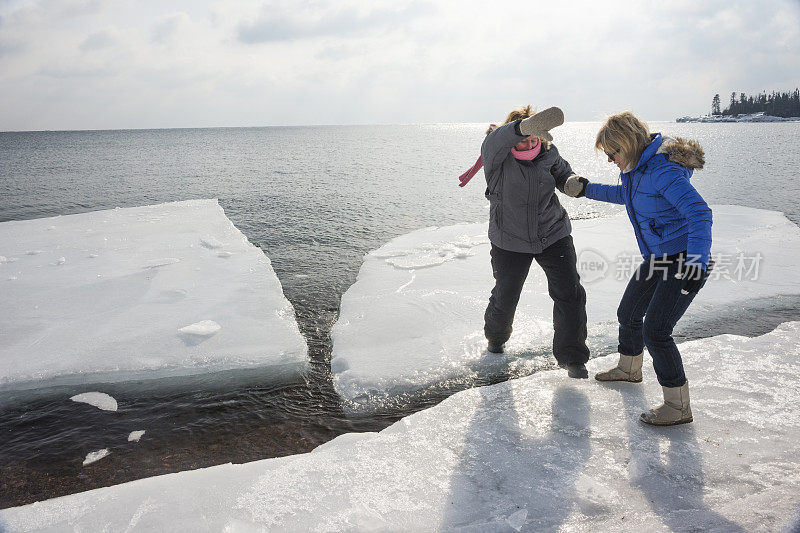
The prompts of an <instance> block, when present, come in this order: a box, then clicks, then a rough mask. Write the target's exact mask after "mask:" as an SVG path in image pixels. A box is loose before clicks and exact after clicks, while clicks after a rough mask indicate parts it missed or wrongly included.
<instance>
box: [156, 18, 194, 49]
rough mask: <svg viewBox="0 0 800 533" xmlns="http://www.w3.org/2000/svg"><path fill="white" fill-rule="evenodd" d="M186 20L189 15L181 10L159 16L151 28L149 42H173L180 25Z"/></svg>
mask: <svg viewBox="0 0 800 533" xmlns="http://www.w3.org/2000/svg"><path fill="white" fill-rule="evenodd" d="M188 22H189V15H187V14H186V13H183V12H180V13H173V14H170V15H166V16H163V17H161V18H160V19H159V20H158V22H157V23H156V25H155V27H154V28H153V32H152V35H151V38H150V42H152V43H155V44H170V43H174V42H175V41H176V39H177V37H178V32H179V31H180V29H181V27H183V26H184V25H185V24H186V23H188Z"/></svg>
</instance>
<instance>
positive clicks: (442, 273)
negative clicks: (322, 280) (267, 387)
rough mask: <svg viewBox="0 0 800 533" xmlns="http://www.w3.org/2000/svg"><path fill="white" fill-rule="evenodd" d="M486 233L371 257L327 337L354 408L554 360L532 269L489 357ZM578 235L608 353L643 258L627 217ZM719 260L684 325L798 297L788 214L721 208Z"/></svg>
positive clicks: (795, 243) (436, 238) (548, 316)
mask: <svg viewBox="0 0 800 533" xmlns="http://www.w3.org/2000/svg"><path fill="white" fill-rule="evenodd" d="M765 228H769V229H768V230H765ZM486 232H487V225H486V224H469V225H467V224H462V225H457V226H450V227H444V228H426V229H423V230H418V231H415V232H412V233H409V234H407V235H403V236H400V237H398V238H396V239H394V240H392V241H391V242H389V243H387V244H385V245H384V246H382V247H381V248H380V249H378V250H375V251H373V252H371V253H369V254H368V255H367V256H366V257H365V260H364V264H363V265H362V267H361V270H360V272H359V274H358V279H357V281H356V283H355V284H354V285H353V286H351V287H350V288H349V289H348V290H347V292H346V293H345V294H344V295H343V296H342V303H341V312H340V315H339V319H338V321H337V322H336V324H335V325H334V326H333V328H332V331H331V337H332V340H333V351H332V359H331V369H332V371H333V372H334V385H335V387H336V390H337V391H338V392H339V394H340V395H341V396H342V397H343V398H345V399H346V400H348V402H347V403H346V406H347V407H348V408H351V409H358V410H362V409H371V408H375V407H380V406H381V405H382V402H383V401H384V399H385V398H386V397H403V396H404V395H406V394H408V393H409V392H414V391H419V390H421V389H424V388H425V387H429V386H433V385H434V384H441V383H447V382H452V380H459V379H470V378H471V377H472V376H475V375H486V374H488V375H494V374H500V375H502V374H508V373H510V372H513V374H514V375H524V374H528V373H531V372H533V371H535V370H538V369H541V368H542V367H546V366H548V365H551V364H553V362H554V360H553V359H552V355H551V350H552V347H551V346H552V338H553V327H552V313H553V311H552V308H553V302H552V300H551V298H550V297H549V295H548V291H547V282H546V279H545V276H544V273H543V272H542V269H541V268H539V267H538V266H537V265H536V264H533V265H532V267H531V270H530V274H529V276H528V279H527V282H526V284H525V287H524V289H523V292H522V296H521V299H520V302H519V305H518V307H517V312H516V317H515V321H514V333H513V335H512V337H511V339H510V340H509V342H508V343H507V344H506V350H505V354H503V355H502V356H495V355H491V354H487V352H486V339H485V338H484V335H483V314H484V311H485V309H486V304H487V302H488V300H489V294H490V292H491V289H492V286H493V285H494V280H493V278H492V269H491V265H490V258H489V250H490V245H489V242H488V239H487V238H486ZM572 235H573V239H574V242H575V248H576V252H577V254H578V268H579V272H580V274H581V278H582V280H583V285H584V287H585V289H586V293H587V314H588V317H589V340H588V342H589V347H590V349H592V350H593V351H595V352H596V351H597V350H598V349H600V348H602V349H606V350H607V349H609V348H611V347H615V346H616V345H617V339H616V336H617V324H616V309H617V306H618V304H619V300H620V297H621V295H622V293H623V292H624V290H625V286H626V284H627V281H628V279H629V278H630V276H631V275H632V273H633V269H635V268H636V266H638V264H639V263H640V262H641V261H642V259H641V255H640V253H639V251H638V247H637V246H636V241H635V240H634V236H633V231H632V229H631V227H630V221H629V220H628V218H627V216H624V215H621V216H613V217H608V218H599V219H590V220H575V221H573V231H572ZM712 255H713V257H714V259H715V261H716V265H717V266H716V268H715V270H714V272H713V273H712V278H711V280H709V282H708V284H707V285H706V287H705V288H704V289H703V290H702V291H701V292H700V294H699V295H698V297H697V298H696V300H695V302H694V303H693V304H692V306H691V307H690V308H689V311H688V313H687V315H686V317H685V318H684V321H691V320H697V319H709V318H711V317H714V316H718V315H719V314H720V313H722V312H724V311H726V310H729V309H731V308H733V307H734V306H735V305H741V304H744V303H747V302H749V301H751V300H755V299H758V298H768V297H773V296H776V295H796V294H800V284H798V283H797V282H796V275H795V274H796V270H797V266H796V262H797V258H798V257H800V228H798V227H797V226H796V225H794V224H792V223H791V222H790V221H789V220H787V219H786V217H784V216H783V215H782V214H781V213H777V212H774V211H763V210H759V209H751V208H746V207H738V206H716V207H714V246H713V249H712ZM349 400H352V401H349Z"/></svg>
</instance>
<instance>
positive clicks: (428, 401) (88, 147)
mask: <svg viewBox="0 0 800 533" xmlns="http://www.w3.org/2000/svg"><path fill="white" fill-rule="evenodd" d="M650 125H651V129H652V130H653V131H661V132H663V133H665V134H669V135H672V136H683V137H689V138H693V139H696V140H698V141H699V142H700V143H701V145H702V146H703V147H704V149H705V152H706V161H707V164H706V169H704V170H702V171H700V172H698V173H696V174H695V177H694V178H693V180H692V181H693V183H694V184H695V186H696V187H697V189H698V190H699V191H700V193H701V194H702V195H703V196H704V197H705V198H706V200H707V201H708V203H710V204H739V205H746V206H751V207H757V208H762V209H771V210H777V211H782V212H784V213H785V214H786V215H787V217H788V218H789V219H790V220H792V221H793V222H794V223H796V224H800V205H799V204H798V198H800V180H798V178H797V173H798V170H799V169H800V150H798V149H797V146H798V144H799V143H798V141H800V123H776V124H676V123H667V122H664V123H651V124H650ZM485 127H486V126H485V125H481V124H429V125H403V126H325V127H273V128H212V129H172V130H125V131H79V132H20V133H14V132H9V133H0V222H2V221H8V220H24V219H32V218H39V217H46V216H54V215H66V214H73V213H81V212H86V211H95V210H99V209H109V208H114V207H132V206H139V205H148V204H156V203H161V202H169V201H176V200H186V199H193V198H218V199H219V201H220V204H221V205H222V207H223V208H224V210H225V213H226V215H227V216H228V218H230V219H231V220H232V221H233V223H234V224H235V225H236V226H237V227H238V228H239V229H240V230H241V231H242V232H244V234H245V235H246V236H247V237H248V239H249V240H250V241H251V242H253V243H254V244H256V245H257V246H259V247H260V248H261V249H262V250H264V252H265V253H266V254H267V255H268V256H269V257H270V259H271V260H272V265H273V268H274V269H275V271H276V273H277V275H278V278H279V279H280V281H281V283H282V285H283V290H284V293H285V294H286V296H287V298H288V299H289V300H290V301H291V303H292V304H293V305H294V308H295V312H296V315H297V321H298V323H299V326H300V330H301V332H302V333H303V335H304V336H305V338H306V341H307V342H308V345H309V355H310V358H311V366H310V369H309V371H308V372H307V373H306V375H304V376H303V377H302V378H301V379H299V380H293V381H290V382H284V383H280V384H276V385H271V386H263V385H261V384H259V383H257V382H248V381H247V380H243V381H239V382H232V383H228V382H226V385H225V386H223V387H193V388H189V389H180V388H177V389H176V388H173V389H169V390H160V389H148V388H147V387H146V386H141V384H139V385H137V386H134V385H133V384H116V385H111V386H103V388H102V390H103V391H104V392H108V393H109V394H111V395H112V396H114V397H115V398H116V399H117V400H118V401H119V404H120V410H119V411H118V412H117V413H106V412H103V411H99V410H96V412H93V413H92V414H90V415H87V411H86V409H83V408H81V407H80V404H75V403H73V402H65V401H64V395H63V394H61V395H55V396H54V395H50V396H48V395H42V396H40V397H32V398H30V399H27V400H20V401H14V402H10V401H2V400H3V398H2V396H3V394H4V393H0V508H2V507H9V506H15V505H20V504H23V503H29V502H32V501H37V500H42V499H45V498H49V497H53V496H58V495H62V494H68V493H72V492H78V491H82V490H87V489H90V488H95V487H99V486H105V485H111V484H116V483H121V482H124V481H129V480H132V479H137V478H140V477H146V476H151V475H156V474H162V473H167V472H174V471H179V470H186V469H190V468H198V467H203V466H210V465H214V464H220V463H226V462H245V461H252V460H257V459H263V458H268V457H277V456H282V455H289V454H294V453H300V452H306V451H310V450H312V449H313V448H314V447H316V446H317V445H319V444H321V443H323V442H326V441H328V440H330V439H332V438H333V437H335V436H337V435H339V434H342V433H345V432H349V431H378V430H380V429H382V428H384V427H386V426H387V425H389V424H391V423H392V422H394V421H395V420H397V419H399V418H401V417H402V416H406V415H408V414H410V413H412V412H414V411H417V410H419V409H422V408H425V407H428V406H430V405H434V404H436V403H438V402H439V401H441V400H442V399H444V398H445V397H447V396H448V395H449V394H452V393H454V392H456V391H458V390H462V389H464V388H467V387H471V386H476V385H482V384H486V383H492V382H497V381H501V380H503V379H508V378H509V377H516V376H507V375H503V376H500V375H498V376H488V377H484V378H481V379H480V380H479V381H470V382H456V383H447V384H443V385H442V386H440V387H434V388H432V389H431V390H429V391H426V392H425V393H423V394H421V395H418V396H416V397H414V398H410V399H408V400H407V401H403V402H399V403H393V404H392V405H387V406H386V407H385V409H383V410H381V411H379V412H377V413H374V414H372V415H369V416H362V417H358V418H349V417H347V416H346V415H345V414H344V411H343V409H342V404H341V400H340V399H339V397H338V396H337V395H336V393H335V391H334V390H333V387H332V384H331V379H330V365H329V362H330V352H331V346H330V336H329V333H330V328H331V326H332V325H333V323H334V322H335V321H336V318H337V312H338V308H339V301H340V298H341V295H342V294H343V293H344V291H346V290H347V288H348V287H349V286H350V285H351V284H352V283H353V282H354V281H355V279H356V275H357V273H358V269H359V268H360V266H361V262H362V258H363V256H364V254H365V253H367V252H368V251H370V250H372V249H375V248H377V247H379V246H380V245H382V244H383V243H385V242H387V241H389V240H390V239H392V238H393V237H396V236H398V235H401V234H404V233H408V232H410V231H413V230H415V229H419V228H422V227H427V226H444V225H450V224H455V223H461V222H477V221H483V220H485V219H486V218H487V216H488V205H487V202H486V200H485V199H484V197H483V188H484V187H483V186H482V181H483V180H482V174H478V175H477V176H476V177H475V178H474V179H473V182H471V183H470V184H468V185H467V186H466V187H464V188H460V187H458V186H457V183H458V182H457V179H456V178H457V176H458V175H459V174H460V173H461V172H463V171H464V170H465V169H466V168H468V167H469V166H470V165H472V163H474V161H475V159H476V158H477V156H478V155H479V148H480V143H481V140H482V138H483V132H484V130H485ZM598 127H599V124H598V123H567V124H565V125H564V126H562V127H560V128H558V129H557V130H555V131H554V135H555V143H556V145H557V146H558V147H559V150H560V152H561V154H562V156H563V157H564V158H565V159H567V160H568V161H570V163H571V164H572V166H573V169H574V170H575V171H576V172H578V173H579V174H582V175H584V176H586V177H588V178H589V179H597V180H600V181H604V182H606V183H613V182H615V181H616V176H617V172H615V170H616V168H615V167H614V166H613V165H611V164H609V163H607V162H606V159H605V157H604V156H603V155H602V154H600V156H597V155H596V154H595V152H594V150H593V148H592V146H593V144H594V142H593V140H594V135H595V133H596V131H597V129H598ZM562 202H563V204H564V205H565V207H566V208H567V210H568V211H569V213H570V216H571V217H572V218H587V217H603V216H608V215H609V214H612V213H616V212H617V209H619V208H618V207H617V206H611V205H608V204H601V203H598V202H589V201H585V200H573V199H569V198H564V197H562ZM487 298H488V295H487ZM3 306H4V308H5V310H6V311H5V312H8V311H9V310H10V309H13V302H3ZM798 319H800V301H798V299H796V298H776V299H772V300H771V301H769V302H754V303H753V306H752V307H750V308H748V309H732V310H731V311H730V313H729V314H727V315H726V316H719V317H711V318H710V319H709V320H708V321H706V322H704V324H703V325H702V327H698V326H696V325H693V324H684V323H679V326H678V328H677V333H676V334H677V336H679V337H681V338H683V339H691V338H700V337H707V336H713V335H717V334H720V333H730V332H735V333H738V334H748V335H757V334H762V333H765V332H767V331H769V330H771V329H772V328H773V327H774V326H775V325H777V324H778V323H780V322H782V321H786V320H798ZM609 350H613V347H609ZM597 355H604V354H602V353H597V354H593V356H597ZM6 400H8V398H6ZM132 427H136V428H143V429H145V428H146V429H147V434H146V438H143V439H142V441H141V442H139V443H129V444H125V445H119V446H117V447H112V449H111V451H112V454H111V455H110V456H108V457H107V458H105V459H103V460H101V461H98V462H96V463H93V464H91V465H89V466H87V467H82V466H81V462H82V460H83V458H84V457H85V456H86V454H87V453H88V452H90V451H94V450H96V449H99V448H104V447H107V443H108V441H109V440H110V439H109V437H110V436H113V435H119V436H120V437H121V438H120V439H117V440H119V441H122V442H124V441H125V439H124V437H125V436H126V435H127V433H128V431H130V428H132Z"/></svg>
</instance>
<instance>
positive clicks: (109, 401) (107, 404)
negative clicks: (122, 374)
mask: <svg viewBox="0 0 800 533" xmlns="http://www.w3.org/2000/svg"><path fill="white" fill-rule="evenodd" d="M70 400H72V401H73V402H79V403H88V404H89V405H93V406H95V407H97V408H98V409H102V410H103V411H116V410H117V400H115V399H114V398H113V397H112V396H109V395H108V394H106V393H105V392H84V393H81V394H76V395H75V396H73V397H71V398H70Z"/></svg>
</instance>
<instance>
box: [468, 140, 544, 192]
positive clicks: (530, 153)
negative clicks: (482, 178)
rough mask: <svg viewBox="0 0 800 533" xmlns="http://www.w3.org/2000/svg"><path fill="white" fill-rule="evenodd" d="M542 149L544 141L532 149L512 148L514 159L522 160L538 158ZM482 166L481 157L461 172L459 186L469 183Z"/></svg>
mask: <svg viewBox="0 0 800 533" xmlns="http://www.w3.org/2000/svg"><path fill="white" fill-rule="evenodd" d="M541 151H542V143H541V142H539V143H537V144H536V146H535V147H533V149H531V150H522V151H519V150H515V149H513V148H512V149H511V155H513V156H514V159H519V160H522V161H533V160H534V159H536V156H537V155H539V153H540V152H541ZM481 168H483V161H482V160H481V158H480V157H479V158H478V160H477V161H475V164H474V165H472V166H471V167H470V168H469V170H467V171H466V172H464V173H463V174H461V175H460V176H459V177H458V181H459V182H460V183H459V184H458V186H459V187H463V186H464V185H466V184H467V183H469V180H471V179H472V177H473V176H474V175H475V174H477V173H478V171H479V170H480V169H481Z"/></svg>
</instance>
